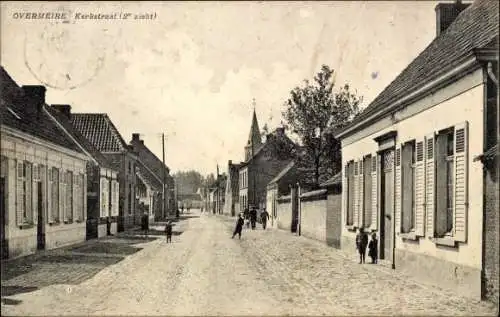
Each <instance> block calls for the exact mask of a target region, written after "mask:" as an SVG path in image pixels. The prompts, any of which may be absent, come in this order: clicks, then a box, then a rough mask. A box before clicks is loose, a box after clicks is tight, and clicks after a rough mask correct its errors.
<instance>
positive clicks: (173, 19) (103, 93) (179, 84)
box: [0, 1, 437, 174]
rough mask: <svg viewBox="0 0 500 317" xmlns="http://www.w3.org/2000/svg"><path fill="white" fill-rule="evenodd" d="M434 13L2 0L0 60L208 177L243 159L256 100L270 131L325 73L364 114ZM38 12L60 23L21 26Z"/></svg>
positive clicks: (20, 79) (421, 39) (19, 78)
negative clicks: (349, 91)
mask: <svg viewBox="0 0 500 317" xmlns="http://www.w3.org/2000/svg"><path fill="white" fill-rule="evenodd" d="M436 4H437V2H435V1H419V2H417V1H406V2H396V1H387V2H382V1H372V2H361V1H355V2H312V1H311V2H99V3H97V2H76V3H70V2H5V1H3V2H2V3H1V22H0V25H1V55H0V61H1V65H2V66H3V67H5V69H6V70H7V72H9V74H10V75H11V76H12V78H13V79H14V80H15V81H16V82H17V83H18V84H19V85H40V84H42V85H46V86H47V96H46V100H47V103H49V104H70V105H71V106H72V111H73V112H88V113H107V114H108V115H109V117H110V118H111V120H112V121H113V123H114V124H115V125H116V127H117V128H118V130H119V131H120V134H121V135H122V137H123V138H124V140H125V141H126V142H129V141H130V140H131V135H132V133H140V135H141V138H142V139H144V142H145V144H146V145H147V146H148V147H149V148H150V149H151V150H152V151H153V152H154V153H155V154H156V155H157V156H158V157H159V158H160V159H161V158H162V142H161V134H162V133H164V134H165V153H166V163H167V165H168V166H169V168H170V169H171V171H172V172H176V171H179V170H191V169H194V170H197V171H199V172H201V173H202V174H208V173H215V171H216V166H217V164H219V166H220V168H221V171H224V170H225V169H227V162H228V160H232V161H233V162H239V161H241V160H243V157H244V150H243V149H244V145H245V144H246V141H247V139H248V134H249V130H250V123H251V118H252V111H253V106H252V99H253V98H255V109H256V113H257V118H258V121H259V125H260V127H261V128H262V127H263V125H264V124H266V123H267V125H268V126H269V128H270V129H274V128H276V127H278V126H279V125H280V122H281V113H282V110H283V103H284V101H286V100H287V98H288V96H289V93H290V90H292V89H293V88H294V87H296V86H298V85H301V84H302V83H303V80H304V79H312V78H313V76H314V74H315V73H317V72H318V71H319V70H320V68H321V65H322V64H327V65H329V66H330V67H331V68H333V69H334V70H335V79H336V84H337V86H341V85H343V84H344V83H349V85H350V86H351V87H352V88H354V89H356V91H357V93H358V94H359V95H361V96H363V105H362V107H365V106H366V105H368V104H369V103H370V102H371V101H372V100H373V99H374V98H375V97H376V96H377V94H379V93H380V92H381V91H382V90H383V89H384V88H385V87H386V86H387V85H388V84H389V83H390V82H391V81H392V80H394V78H395V77H396V76H397V75H398V74H399V73H400V72H401V71H402V70H403V69H404V68H405V67H406V66H407V65H408V64H409V63H410V62H411V61H412V60H413V59H414V58H415V57H416V56H417V55H418V54H419V53H420V52H421V51H422V50H423V49H424V48H425V47H426V46H427V45H428V44H429V43H430V42H431V41H432V39H433V38H434V37H435V33H436V26H435V24H436V18H435V11H434V7H435V6H436ZM41 12H49V13H56V12H57V13H65V14H66V18H65V20H66V22H67V23H63V22H62V21H63V20H61V19H59V20H57V19H36V20H33V19H26V18H25V17H26V13H41ZM90 13H92V14H95V15H97V14H99V13H101V14H108V18H107V19H99V20H96V19H93V20H91V19H82V18H81V17H84V16H85V15H88V14H90ZM115 13H116V16H117V17H120V13H121V17H122V19H119V18H118V19H111V18H110V17H112V16H113V15H114V14H115ZM127 14H130V15H127ZM124 15H126V16H127V19H123V17H124ZM139 15H142V16H146V15H149V16H150V17H152V19H147V20H146V19H134V17H135V16H139ZM77 17H80V18H77Z"/></svg>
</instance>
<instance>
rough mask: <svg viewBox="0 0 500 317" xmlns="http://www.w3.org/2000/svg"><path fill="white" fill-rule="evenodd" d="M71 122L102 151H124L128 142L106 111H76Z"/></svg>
mask: <svg viewBox="0 0 500 317" xmlns="http://www.w3.org/2000/svg"><path fill="white" fill-rule="evenodd" d="M71 123H72V124H73V126H74V127H75V128H76V129H77V130H78V131H79V132H80V133H81V134H83V135H84V136H85V137H86V138H87V140H89V141H90V142H91V143H92V144H93V145H94V146H95V147H96V148H97V149H98V150H99V151H101V152H124V151H127V150H128V149H127V144H126V143H125V141H124V140H123V138H122V137H121V135H120V133H119V132H118V129H116V127H115V125H114V124H113V122H112V121H111V120H110V118H109V117H108V115H107V114H105V113H74V114H72V115H71Z"/></svg>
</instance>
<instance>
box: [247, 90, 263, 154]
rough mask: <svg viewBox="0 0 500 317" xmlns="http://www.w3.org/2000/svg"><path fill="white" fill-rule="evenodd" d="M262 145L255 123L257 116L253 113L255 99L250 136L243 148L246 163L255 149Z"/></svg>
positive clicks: (257, 126)
mask: <svg viewBox="0 0 500 317" xmlns="http://www.w3.org/2000/svg"><path fill="white" fill-rule="evenodd" d="M261 145H262V138H261V136H260V129H259V123H258V122H257V114H256V113H255V99H254V100H253V117H252V125H251V126H250V134H249V135H248V141H247V144H246V146H245V161H248V160H249V159H250V158H251V157H252V156H253V153H255V151H257V149H259V147H260V146H261Z"/></svg>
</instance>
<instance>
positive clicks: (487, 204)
mask: <svg viewBox="0 0 500 317" xmlns="http://www.w3.org/2000/svg"><path fill="white" fill-rule="evenodd" d="M498 9H499V8H498V2H497V1H489V0H477V1H475V2H474V3H472V4H462V3H460V2H457V3H440V4H438V5H437V7H436V21H437V23H436V30H437V36H436V38H435V39H434V40H433V41H432V42H431V43H430V44H429V46H428V47H427V48H426V49H425V50H424V51H422V52H421V53H420V54H419V55H418V56H417V57H416V58H415V59H414V60H413V61H412V62H411V63H410V64H409V65H408V66H407V67H406V68H405V69H404V70H403V71H402V72H401V74H400V75H399V76H397V77H396V79H395V80H394V81H393V82H391V83H390V84H389V86H387V87H386V88H385V89H384V90H383V91H382V92H381V93H380V94H379V95H378V96H377V97H376V98H375V99H374V101H373V102H371V103H370V104H369V105H368V106H367V107H366V108H365V109H364V111H363V112H362V113H361V114H360V115H359V116H357V117H356V118H355V119H354V120H353V122H352V123H351V124H349V125H348V126H347V127H345V128H344V129H342V130H340V131H333V132H334V134H335V137H336V138H337V139H338V140H340V141H341V144H342V149H341V151H342V172H341V173H339V174H338V175H335V176H334V177H333V178H331V179H329V180H328V181H326V182H324V183H323V184H320V187H319V189H318V188H315V189H314V190H312V191H311V187H310V186H309V181H308V179H309V178H310V177H309V175H308V171H307V169H304V168H302V167H301V166H299V163H298V162H294V161H293V160H292V159H291V158H290V157H286V155H285V156H283V153H284V152H285V153H286V151H275V149H276V146H272V145H273V144H275V143H276V142H277V141H278V140H280V143H281V144H285V146H286V144H290V152H291V151H293V150H300V147H297V146H295V145H293V142H291V141H290V139H288V137H286V135H284V133H283V131H282V129H281V128H278V129H277V130H276V131H275V132H273V134H271V135H270V136H269V137H267V138H266V142H265V143H262V142H261V139H260V134H259V133H258V131H259V129H258V123H257V119H256V116H255V113H254V116H253V119H252V126H251V131H250V137H249V140H248V144H247V145H246V146H245V154H246V155H245V161H244V162H242V163H241V164H237V165H235V164H232V162H231V161H229V164H228V176H229V177H228V180H227V185H226V195H225V203H226V204H225V206H224V209H223V210H224V213H225V214H227V215H233V216H234V215H235V214H236V213H238V212H239V211H242V210H243V209H244V208H247V207H248V206H249V205H253V206H255V207H259V208H266V209H267V210H268V212H269V213H270V215H271V226H272V227H273V228H280V229H285V230H290V231H291V232H295V233H297V234H301V235H304V236H307V237H310V238H314V239H318V240H320V241H324V242H325V243H327V244H328V245H331V246H333V247H335V248H339V249H343V250H345V251H346V252H352V253H354V252H356V248H355V235H356V233H357V231H358V230H359V229H360V228H364V229H365V231H368V232H374V233H376V234H377V235H378V236H379V248H378V250H379V253H380V254H379V257H380V259H381V263H382V264H384V263H385V264H386V265H388V266H390V267H392V268H393V269H396V270H400V271H404V272H407V273H409V274H412V275H414V276H416V277H417V278H418V279H420V280H422V281H426V282H429V283H438V284H439V286H441V287H445V288H449V289H450V290H452V291H455V292H456V293H457V294H461V295H467V296H471V297H475V298H486V299H489V300H492V301H495V302H498V297H499V288H498V284H499V274H500V272H499V240H500V238H499V223H500V219H499V205H498V204H499V203H498V193H499V187H498V172H499V171H498V168H499V165H498V151H499V150H498V142H499V127H498V124H499V121H500V119H499V112H498V49H499V47H498V22H499V19H498ZM290 142H291V143H290ZM264 149H268V150H267V151H264ZM264 153H265V154H264ZM280 155H281V156H280ZM236 171H237V172H236ZM353 255H354V254H353Z"/></svg>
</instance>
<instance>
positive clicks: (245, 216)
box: [243, 208, 250, 228]
mask: <svg viewBox="0 0 500 317" xmlns="http://www.w3.org/2000/svg"><path fill="white" fill-rule="evenodd" d="M243 217H244V218H245V222H246V225H247V228H250V212H249V211H248V208H245V210H244V211H243Z"/></svg>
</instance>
